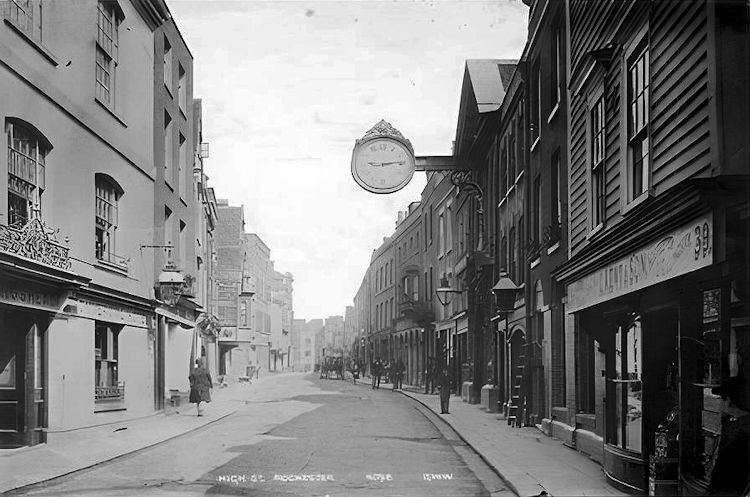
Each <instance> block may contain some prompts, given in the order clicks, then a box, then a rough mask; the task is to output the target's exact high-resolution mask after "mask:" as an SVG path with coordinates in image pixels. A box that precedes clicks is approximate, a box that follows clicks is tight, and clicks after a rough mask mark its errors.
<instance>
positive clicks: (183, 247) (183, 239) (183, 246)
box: [179, 219, 187, 269]
mask: <svg viewBox="0 0 750 497" xmlns="http://www.w3.org/2000/svg"><path fill="white" fill-rule="evenodd" d="M185 228H187V224H185V221H183V220H182V219H180V247H179V250H180V266H181V267H182V269H187V267H186V265H187V229H185Z"/></svg>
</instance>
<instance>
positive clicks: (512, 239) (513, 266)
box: [508, 228, 518, 281]
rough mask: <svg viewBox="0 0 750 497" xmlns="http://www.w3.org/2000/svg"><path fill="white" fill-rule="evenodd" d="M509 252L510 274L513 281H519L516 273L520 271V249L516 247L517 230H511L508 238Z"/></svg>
mask: <svg viewBox="0 0 750 497" xmlns="http://www.w3.org/2000/svg"><path fill="white" fill-rule="evenodd" d="M508 252H509V254H510V263H509V264H508V274H509V275H510V278H511V279H512V280H513V281H518V278H517V277H516V271H517V270H518V247H517V245H516V229H515V228H511V229H510V235H509V236H508Z"/></svg>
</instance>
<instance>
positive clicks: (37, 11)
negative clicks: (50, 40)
mask: <svg viewBox="0 0 750 497" xmlns="http://www.w3.org/2000/svg"><path fill="white" fill-rule="evenodd" d="M0 4H4V5H0V8H2V12H3V15H4V17H5V18H6V19H8V20H9V21H10V22H11V23H13V25H14V26H16V27H17V28H18V29H20V30H21V31H23V32H24V33H26V34H27V35H28V36H29V37H30V38H31V39H33V40H36V41H41V40H42V1H41V0H6V1H5V2H0Z"/></svg>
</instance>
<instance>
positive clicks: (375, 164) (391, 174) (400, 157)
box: [352, 138, 414, 193]
mask: <svg viewBox="0 0 750 497" xmlns="http://www.w3.org/2000/svg"><path fill="white" fill-rule="evenodd" d="M413 174H414V156H413V155H412V153H411V152H410V151H409V149H408V148H406V146H404V145H403V144H402V143H401V142H399V141H398V140H394V139H391V138H376V139H373V140H370V141H367V142H365V143H361V144H359V145H357V147H356V148H355V150H354V157H353V158H352V175H353V176H354V179H355V180H356V181H357V183H359V185H360V186H361V187H362V188H364V189H365V190H369V191H371V192H374V193H391V192H395V191H396V190H400V189H401V188H403V187H404V186H406V184H407V183H409V180H411V177H412V175H413Z"/></svg>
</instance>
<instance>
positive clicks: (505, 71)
mask: <svg viewBox="0 0 750 497" xmlns="http://www.w3.org/2000/svg"><path fill="white" fill-rule="evenodd" d="M517 63H518V61H516V60H504V59H469V60H467V61H466V68H465V70H464V79H463V84H462V86H461V99H460V101H459V107H458V123H457V125H456V140H455V143H454V147H453V155H454V156H456V157H459V156H463V155H464V153H465V152H466V150H467V147H470V144H471V143H472V142H473V141H474V139H475V138H476V131H477V128H478V126H479V120H480V116H481V115H482V114H487V113H489V112H495V111H496V110H498V109H499V108H500V107H501V106H502V104H503V99H504V98H505V92H506V90H507V89H508V86H509V85H510V82H511V80H512V78H513V73H514V72H515V69H516V65H517Z"/></svg>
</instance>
